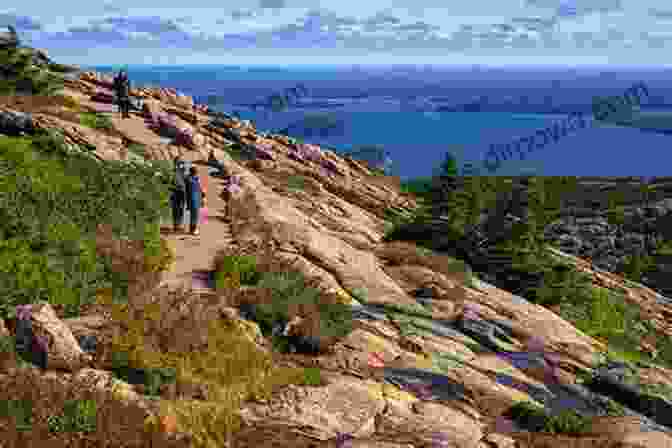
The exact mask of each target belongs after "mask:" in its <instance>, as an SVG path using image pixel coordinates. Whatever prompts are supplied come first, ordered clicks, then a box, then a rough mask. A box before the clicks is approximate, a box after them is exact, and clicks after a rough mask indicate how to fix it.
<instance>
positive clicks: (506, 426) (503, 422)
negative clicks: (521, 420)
mask: <svg viewBox="0 0 672 448" xmlns="http://www.w3.org/2000/svg"><path fill="white" fill-rule="evenodd" d="M515 430H516V426H515V425H514V423H513V420H510V419H508V418H506V417H497V419H496V420H495V432H498V433H502V434H508V433H512V432H514V431H515Z"/></svg>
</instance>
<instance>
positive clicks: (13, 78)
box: [0, 39, 62, 95]
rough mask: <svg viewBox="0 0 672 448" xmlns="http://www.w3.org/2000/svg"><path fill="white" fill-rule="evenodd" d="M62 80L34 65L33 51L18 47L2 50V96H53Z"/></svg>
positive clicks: (0, 79) (0, 88) (0, 78)
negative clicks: (19, 94) (24, 94)
mask: <svg viewBox="0 0 672 448" xmlns="http://www.w3.org/2000/svg"><path fill="white" fill-rule="evenodd" d="M61 88H62V80H61V79H60V78H59V77H58V76H56V75H54V74H53V73H50V72H48V71H46V70H43V69H41V68H39V67H36V66H35V65H34V64H33V50H32V49H30V48H24V47H21V46H19V41H18V39H17V45H11V46H7V47H4V48H0V95H13V94H16V93H27V94H30V95H52V94H54V93H56V92H57V91H59V90H60V89H61Z"/></svg>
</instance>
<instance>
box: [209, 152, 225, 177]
mask: <svg viewBox="0 0 672 448" xmlns="http://www.w3.org/2000/svg"><path fill="white" fill-rule="evenodd" d="M208 166H210V167H212V168H215V169H216V170H217V172H216V173H214V174H213V175H214V176H217V177H224V178H226V177H228V173H227V171H226V168H225V167H224V164H223V163H222V162H220V161H219V160H217V157H215V150H214V149H211V150H210V154H209V155H208Z"/></svg>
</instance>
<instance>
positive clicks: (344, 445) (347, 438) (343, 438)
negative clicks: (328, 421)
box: [336, 432, 354, 448]
mask: <svg viewBox="0 0 672 448" xmlns="http://www.w3.org/2000/svg"><path fill="white" fill-rule="evenodd" d="M353 439H354V437H353V436H352V434H348V433H342V432H339V433H336V448H352V440H353Z"/></svg>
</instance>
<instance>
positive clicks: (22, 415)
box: [0, 399, 33, 431]
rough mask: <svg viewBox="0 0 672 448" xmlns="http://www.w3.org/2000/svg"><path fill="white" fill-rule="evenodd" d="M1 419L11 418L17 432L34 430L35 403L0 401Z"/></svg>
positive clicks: (27, 401)
mask: <svg viewBox="0 0 672 448" xmlns="http://www.w3.org/2000/svg"><path fill="white" fill-rule="evenodd" d="M0 418H9V419H12V420H13V421H14V422H13V424H14V427H15V428H16V430H17V431H31V430H32V429H33V425H32V421H33V402H32V401H30V400H22V399H18V400H0Z"/></svg>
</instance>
